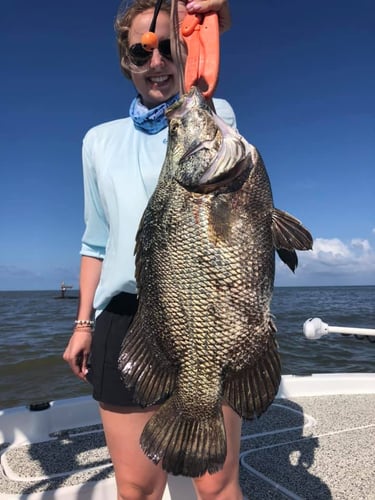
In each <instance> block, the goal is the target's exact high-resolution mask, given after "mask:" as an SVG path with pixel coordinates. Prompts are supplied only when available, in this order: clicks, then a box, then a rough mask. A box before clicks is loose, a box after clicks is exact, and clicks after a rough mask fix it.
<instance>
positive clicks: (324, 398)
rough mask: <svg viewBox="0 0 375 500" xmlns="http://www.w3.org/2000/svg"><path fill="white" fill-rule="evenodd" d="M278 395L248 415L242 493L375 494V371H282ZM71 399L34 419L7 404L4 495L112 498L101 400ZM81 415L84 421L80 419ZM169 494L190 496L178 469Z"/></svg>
mask: <svg viewBox="0 0 375 500" xmlns="http://www.w3.org/2000/svg"><path fill="white" fill-rule="evenodd" d="M279 396H280V397H278V398H277V399H276V400H275V402H274V404H273V405H272V406H271V407H270V409H269V410H268V411H267V413H266V414H265V415H263V416H262V417H261V418H260V419H259V420H257V421H250V422H244V424H243V436H242V451H241V455H240V463H241V472H240V480H241V485H242V488H243V491H244V494H245V495H246V496H247V497H248V498H249V499H251V500H255V499H258V500H266V499H270V500H271V499H272V500H273V499H275V500H276V499H284V498H291V499H321V500H325V499H331V498H332V499H337V500H350V499H353V500H354V499H355V500H375V458H374V450H375V374H368V375H365V374H363V375H359V374H357V375H354V377H353V376H352V375H344V376H334V375H331V376H324V375H322V376H313V377H284V378H283V383H282V386H281V389H280V391H279ZM71 402H72V400H70V403H69V405H68V403H67V402H58V403H54V404H52V406H51V408H49V409H48V410H43V411H39V412H31V413H32V415H31V418H30V412H25V411H21V410H20V409H14V410H8V411H6V412H3V414H2V412H0V437H1V434H2V436H3V437H2V441H3V444H0V452H2V455H1V466H2V467H1V474H0V499H7V500H11V499H21V498H24V499H28V500H34V499H35V500H37V499H43V500H48V499H52V498H53V499H55V500H58V499H79V500H85V499H91V500H99V499H100V500H102V499H111V498H113V499H115V489H114V480H113V471H112V467H111V463H110V460H109V457H108V453H107V450H106V447H105V443H104V437H103V433H102V430H101V426H100V424H99V423H98V415H97V411H96V408H95V403H93V401H92V400H91V398H76V404H77V407H76V408H72V405H71ZM64 405H65V406H64ZM12 412H13V413H12ZM82 415H85V417H86V423H87V424H88V425H87V426H86V427H80V426H79V425H78V421H77V419H78V418H82ZM5 417H6V418H5ZM19 419H20V420H19ZM64 421H69V422H72V424H73V425H72V426H71V428H70V429H68V430H66V429H65V427H66V426H65V427H64ZM17 422H18V423H17ZM61 429H62V430H61ZM0 442H1V441H0ZM9 443H12V444H9ZM170 498H172V499H173V500H193V499H194V498H195V496H194V494H193V490H192V488H191V482H190V480H189V479H187V478H175V477H172V478H171V480H170V482H169V486H168V488H167V491H166V493H165V495H164V500H167V499H170Z"/></svg>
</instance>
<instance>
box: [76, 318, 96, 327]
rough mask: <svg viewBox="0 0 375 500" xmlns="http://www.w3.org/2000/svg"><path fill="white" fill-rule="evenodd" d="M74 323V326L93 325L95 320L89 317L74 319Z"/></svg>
mask: <svg viewBox="0 0 375 500" xmlns="http://www.w3.org/2000/svg"><path fill="white" fill-rule="evenodd" d="M74 324H75V325H76V326H94V324H95V321H92V320H90V319H76V320H75V322H74Z"/></svg>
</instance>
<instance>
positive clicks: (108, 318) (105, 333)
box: [87, 293, 139, 406]
mask: <svg viewBox="0 0 375 500" xmlns="http://www.w3.org/2000/svg"><path fill="white" fill-rule="evenodd" d="M137 307H138V300H137V296H136V295H134V294H131V293H120V294H119V295H116V296H115V297H114V298H113V299H112V300H111V302H110V303H109V304H108V306H107V307H106V308H105V309H104V311H103V312H102V313H101V314H100V315H99V316H98V317H97V319H96V322H95V331H94V333H93V340H92V346H91V361H90V364H91V366H90V368H89V372H88V374H87V380H88V381H89V382H90V383H91V384H92V386H93V397H94V399H96V400H97V401H100V402H102V403H107V404H112V405H116V406H139V405H138V404H137V403H135V402H134V393H133V391H131V390H128V389H127V388H126V387H125V385H124V383H123V382H122V380H121V377H120V372H119V370H118V366H117V365H118V357H119V354H120V349H121V344H122V341H123V339H124V336H125V334H126V332H127V331H128V329H129V326H130V324H131V322H132V321H133V318H134V315H135V313H136V311H137Z"/></svg>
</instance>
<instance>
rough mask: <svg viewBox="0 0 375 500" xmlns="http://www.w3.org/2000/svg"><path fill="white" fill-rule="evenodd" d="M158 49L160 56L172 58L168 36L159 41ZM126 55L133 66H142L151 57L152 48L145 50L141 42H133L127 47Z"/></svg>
mask: <svg viewBox="0 0 375 500" xmlns="http://www.w3.org/2000/svg"><path fill="white" fill-rule="evenodd" d="M158 50H159V52H160V55H161V56H162V57H165V58H167V59H170V60H171V59H172V53H171V41H170V39H169V38H167V39H166V40H161V41H160V42H159V46H158ZM128 57H129V60H130V62H131V63H132V64H134V66H138V67H140V66H143V65H144V64H146V63H147V62H148V61H149V60H150V59H151V57H152V50H151V51H149V50H146V49H144V48H143V47H142V44H141V43H135V44H134V45H131V46H130V47H129V49H128Z"/></svg>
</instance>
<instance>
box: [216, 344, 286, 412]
mask: <svg viewBox="0 0 375 500" xmlns="http://www.w3.org/2000/svg"><path fill="white" fill-rule="evenodd" d="M280 380H281V366H280V358H279V354H278V352H277V345H276V341H275V339H274V338H273V337H272V339H271V341H270V343H269V347H268V350H267V351H266V352H265V354H264V355H263V357H261V358H260V359H259V361H258V362H257V363H256V365H255V366H249V367H247V368H244V369H242V370H241V371H238V372H236V371H234V370H229V371H228V372H227V374H226V378H225V381H224V391H223V397H224V399H225V400H226V401H227V402H228V404H229V405H230V406H231V407H232V408H233V410H234V411H235V412H237V413H238V415H240V416H241V417H242V418H245V419H252V418H255V417H258V416H260V415H261V414H262V413H263V412H265V411H266V409H267V408H268V406H269V405H270V404H271V403H272V401H273V400H274V398H275V396H276V394H277V391H278V388H279V385H280Z"/></svg>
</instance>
